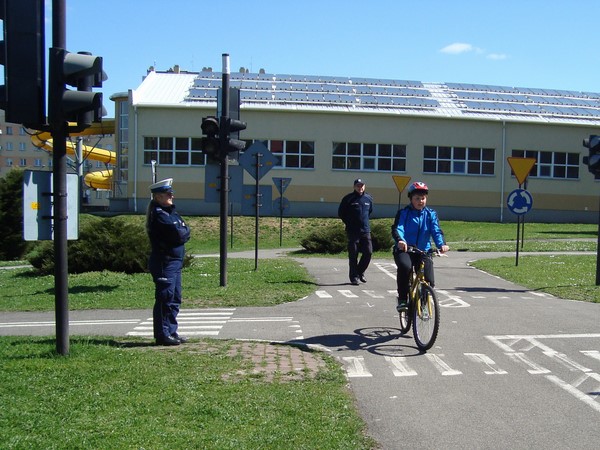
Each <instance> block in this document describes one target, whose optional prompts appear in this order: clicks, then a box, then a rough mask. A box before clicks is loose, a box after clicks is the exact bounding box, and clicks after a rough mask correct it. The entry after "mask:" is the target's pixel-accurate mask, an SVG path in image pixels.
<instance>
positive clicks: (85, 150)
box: [31, 119, 117, 189]
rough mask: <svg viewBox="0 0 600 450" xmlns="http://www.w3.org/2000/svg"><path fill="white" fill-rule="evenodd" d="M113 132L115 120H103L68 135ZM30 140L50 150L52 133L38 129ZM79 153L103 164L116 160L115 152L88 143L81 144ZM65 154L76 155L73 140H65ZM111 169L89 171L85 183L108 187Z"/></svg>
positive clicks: (98, 187)
mask: <svg viewBox="0 0 600 450" xmlns="http://www.w3.org/2000/svg"><path fill="white" fill-rule="evenodd" d="M114 132H115V121H114V119H113V120H104V121H102V123H93V124H92V126H91V127H89V128H86V129H85V130H83V131H80V132H78V133H71V134H70V136H72V137H76V136H90V135H102V134H114ZM31 142H33V145H35V146H36V147H39V148H43V149H44V150H47V151H49V152H51V151H52V150H53V147H52V134H50V133H49V132H46V131H40V132H38V133H36V134H34V135H32V136H31ZM81 153H82V157H83V159H91V160H94V161H100V162H103V163H105V164H112V165H115V164H116V162H117V154H116V153H115V152H112V151H110V150H106V149H103V148H96V147H90V146H88V145H82V146H81ZM67 154H69V155H74V156H77V145H76V144H75V143H73V142H69V141H67ZM112 177H113V171H112V170H100V171H96V172H90V173H88V174H86V176H85V177H84V181H85V184H86V185H87V186H89V187H91V188H92V189H110V188H111V184H112Z"/></svg>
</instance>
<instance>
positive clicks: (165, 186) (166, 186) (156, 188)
mask: <svg viewBox="0 0 600 450" xmlns="http://www.w3.org/2000/svg"><path fill="white" fill-rule="evenodd" d="M172 185H173V178H167V179H165V180H161V181H157V182H156V183H154V184H152V185H150V192H152V193H153V194H156V193H158V192H173V187H172Z"/></svg>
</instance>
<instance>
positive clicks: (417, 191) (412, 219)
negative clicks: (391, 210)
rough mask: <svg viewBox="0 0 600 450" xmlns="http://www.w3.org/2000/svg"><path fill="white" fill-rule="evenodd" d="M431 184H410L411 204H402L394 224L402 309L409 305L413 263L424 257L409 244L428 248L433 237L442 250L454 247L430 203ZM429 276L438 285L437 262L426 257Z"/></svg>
mask: <svg viewBox="0 0 600 450" xmlns="http://www.w3.org/2000/svg"><path fill="white" fill-rule="evenodd" d="M428 194H429V188H428V187H427V185H426V184H425V183H423V182H421V181H415V182H414V183H412V184H411V185H410V186H409V188H408V198H409V199H410V205H408V206H406V207H404V208H402V209H401V210H399V211H398V213H397V214H396V218H395V219H394V224H393V225H392V237H393V238H394V242H395V245H394V249H393V251H394V261H395V262H396V266H397V268H398V270H397V273H396V282H397V285H398V309H399V310H402V309H407V308H408V277H409V276H410V271H411V269H412V267H415V266H417V265H418V264H419V262H420V261H421V258H422V257H421V255H419V254H416V253H407V249H408V246H413V247H417V248H419V249H420V250H423V251H425V252H426V251H428V250H429V249H430V248H431V240H432V239H433V241H434V242H435V245H436V247H437V248H438V249H439V250H440V252H442V253H446V252H447V251H448V250H449V249H450V248H449V247H448V245H446V241H445V240H444V233H443V232H442V229H441V228H440V223H439V220H438V216H437V213H436V212H435V211H434V210H433V209H431V208H428V207H427V195H428ZM425 279H426V280H427V281H428V282H429V283H430V284H431V286H432V287H433V286H434V274H433V262H432V261H431V259H430V258H425Z"/></svg>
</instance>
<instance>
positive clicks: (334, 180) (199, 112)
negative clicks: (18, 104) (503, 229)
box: [111, 70, 600, 223]
mask: <svg viewBox="0 0 600 450" xmlns="http://www.w3.org/2000/svg"><path fill="white" fill-rule="evenodd" d="M221 82H222V74H221V73H213V72H201V73H183V72H179V71H178V70H176V71H175V72H171V71H170V72H166V73H159V72H155V71H151V72H149V73H148V76H147V77H146V78H145V79H144V81H143V82H142V84H141V85H140V86H139V87H138V88H137V89H135V90H131V91H130V92H128V93H123V94H116V95H114V96H112V97H111V98H112V99H113V100H114V101H115V102H116V123H117V124H118V125H117V127H116V128H117V129H116V130H115V133H116V145H117V154H118V155H119V160H118V162H117V170H116V175H115V177H116V178H115V180H114V186H115V191H114V197H113V198H112V199H111V209H113V210H115V211H118V210H121V211H136V212H142V211H144V210H145V208H146V205H147V202H148V200H149V191H148V186H149V185H150V184H151V183H152V168H151V161H152V160H155V161H158V165H157V171H158V178H159V179H161V178H167V177H173V178H174V179H175V182H174V187H175V191H176V203H177V205H178V208H179V209H180V211H181V212H183V213H184V214H199V215H204V214H206V215H209V214H217V213H218V211H219V205H218V203H214V202H212V201H207V200H210V199H211V197H214V196H213V195H212V194H214V193H213V192H211V189H213V188H214V183H212V184H211V180H213V178H211V176H210V173H209V171H206V170H205V168H206V166H205V161H206V160H205V156H204V154H203V153H202V149H201V145H200V141H201V138H202V131H201V128H200V125H201V122H202V118H203V117H206V116H215V115H217V113H216V110H217V89H218V88H219V87H220V86H221ZM230 86H231V87H232V88H239V89H240V97H241V102H240V104H241V105H240V115H241V120H243V121H245V122H247V125H248V126H247V129H246V130H244V131H242V132H241V135H240V138H241V139H244V140H247V141H248V143H249V144H250V143H252V142H254V141H261V142H263V143H264V144H266V146H267V147H268V149H269V150H270V152H271V153H272V154H273V155H275V156H276V158H277V163H276V164H275V165H274V167H273V168H272V170H270V171H269V172H268V174H267V175H266V176H264V177H263V178H262V179H261V180H260V184H261V185H263V186H265V188H263V189H266V190H267V191H268V193H269V195H270V197H271V198H270V199H269V198H268V197H269V196H268V195H267V196H265V199H264V200H268V201H269V204H268V205H266V206H265V209H264V211H263V212H261V215H263V216H264V215H278V214H279V211H277V210H273V208H272V204H271V202H272V201H274V200H275V199H276V198H277V197H279V191H278V189H277V188H276V186H275V185H274V182H273V178H289V179H291V182H290V184H289V187H288V188H287V190H285V192H284V197H285V198H286V199H287V200H288V201H289V205H290V207H289V209H286V211H285V213H284V214H285V215H286V216H322V217H327V216H336V215H337V207H338V204H339V201H340V199H341V198H342V196H343V195H344V194H346V193H348V192H350V191H351V190H352V184H353V180H354V179H355V178H359V177H360V178H363V179H364V180H365V181H366V185H367V191H368V192H369V193H371V194H372V195H373V197H374V199H375V210H374V216H375V217H393V215H394V214H395V212H396V210H397V208H398V205H399V203H400V204H401V205H405V204H406V203H407V199H406V195H405V194H402V195H400V193H399V191H398V188H397V186H396V184H395V182H394V176H396V177H397V176H402V177H406V179H408V178H410V180H411V181H417V180H421V181H425V182H426V183H427V184H428V185H429V187H430V196H429V202H428V204H429V206H431V207H433V208H435V209H436V210H438V212H439V213H440V216H441V217H442V218H443V219H445V220H451V219H462V220H482V221H514V220H516V217H517V216H516V215H515V214H513V213H512V212H511V211H510V210H509V209H508V207H507V203H506V201H507V197H508V195H509V194H510V193H511V192H512V191H513V190H515V189H517V188H518V187H519V183H518V181H517V179H516V178H515V176H514V175H513V174H511V167H510V165H509V164H508V162H507V158H508V157H511V156H512V157H532V158H535V160H536V163H535V165H534V166H533V169H532V170H531V172H530V173H529V177H528V178H527V181H526V183H525V184H524V185H522V186H521V187H522V188H525V187H526V189H527V191H528V192H529V193H530V194H531V197H532V198H533V207H532V208H531V210H530V211H529V212H528V213H527V214H526V220H527V221H532V222H533V221H542V222H557V221H558V222H588V223H595V222H597V221H598V201H599V197H598V196H599V194H600V192H599V190H598V183H597V182H596V181H595V180H594V176H593V175H592V174H590V173H589V172H588V170H587V166H586V165H585V164H584V163H583V157H584V156H586V155H587V149H586V148H585V147H583V145H582V140H583V139H584V138H587V137H589V135H591V134H596V133H598V134H600V94H597V93H590V92H575V91H564V90H561V91H558V90H548V89H534V88H513V87H502V86H487V85H474V84H456V83H422V82H418V81H402V80H378V79H366V78H347V77H319V76H295V75H273V74H264V73H260V74H250V73H232V74H231V76H230ZM232 164H233V165H232V166H231V167H230V172H232V173H233V174H237V170H239V169H235V168H234V167H235V165H236V164H237V163H236V162H233V163H232ZM205 171H206V172H207V174H206V175H207V176H205ZM234 176H235V175H234ZM207 180H208V181H207ZM213 181H214V180H213ZM231 183H232V185H233V186H234V188H235V189H238V187H239V186H238V184H239V183H238V181H237V180H235V179H232V181H231ZM243 184H244V185H248V186H250V188H247V189H250V190H249V191H247V192H251V186H253V185H254V184H255V180H254V179H253V178H252V177H251V176H250V175H249V174H248V173H247V172H245V171H244V174H243ZM244 192H246V191H244ZM230 198H232V199H233V200H232V201H234V202H237V201H241V202H242V203H244V202H253V201H254V200H253V199H248V196H247V195H246V196H244V195H239V192H238V193H232V195H231V196H230ZM239 199H241V200H239ZM263 203H264V202H263ZM246 206H247V205H246ZM233 208H234V212H235V211H238V212H239V211H244V207H242V206H241V205H240V204H237V203H235V204H234V206H233ZM246 211H247V209H246Z"/></svg>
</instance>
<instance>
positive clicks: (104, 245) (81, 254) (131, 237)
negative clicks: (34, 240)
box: [27, 217, 150, 274]
mask: <svg viewBox="0 0 600 450" xmlns="http://www.w3.org/2000/svg"><path fill="white" fill-rule="evenodd" d="M67 245H68V265H69V273H82V272H96V271H103V270H108V271H112V272H125V273H140V272H145V271H146V269H147V267H148V255H149V253H150V243H149V241H148V236H147V234H146V231H145V229H144V227H143V225H137V224H135V225H134V224H131V223H128V222H127V221H126V220H124V219H123V218H120V217H112V218H97V217H94V218H91V219H90V220H88V221H86V222H85V223H83V224H82V225H81V229H80V231H79V239H78V240H74V241H68V244H67ZM27 257H28V260H29V262H30V264H31V265H32V266H33V267H35V268H36V269H38V270H39V271H40V272H42V273H45V274H50V273H53V272H54V243H53V242H52V241H43V242H40V243H39V244H38V245H36V246H35V248H34V249H33V250H32V251H31V252H30V253H29V254H28V255H27Z"/></svg>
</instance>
